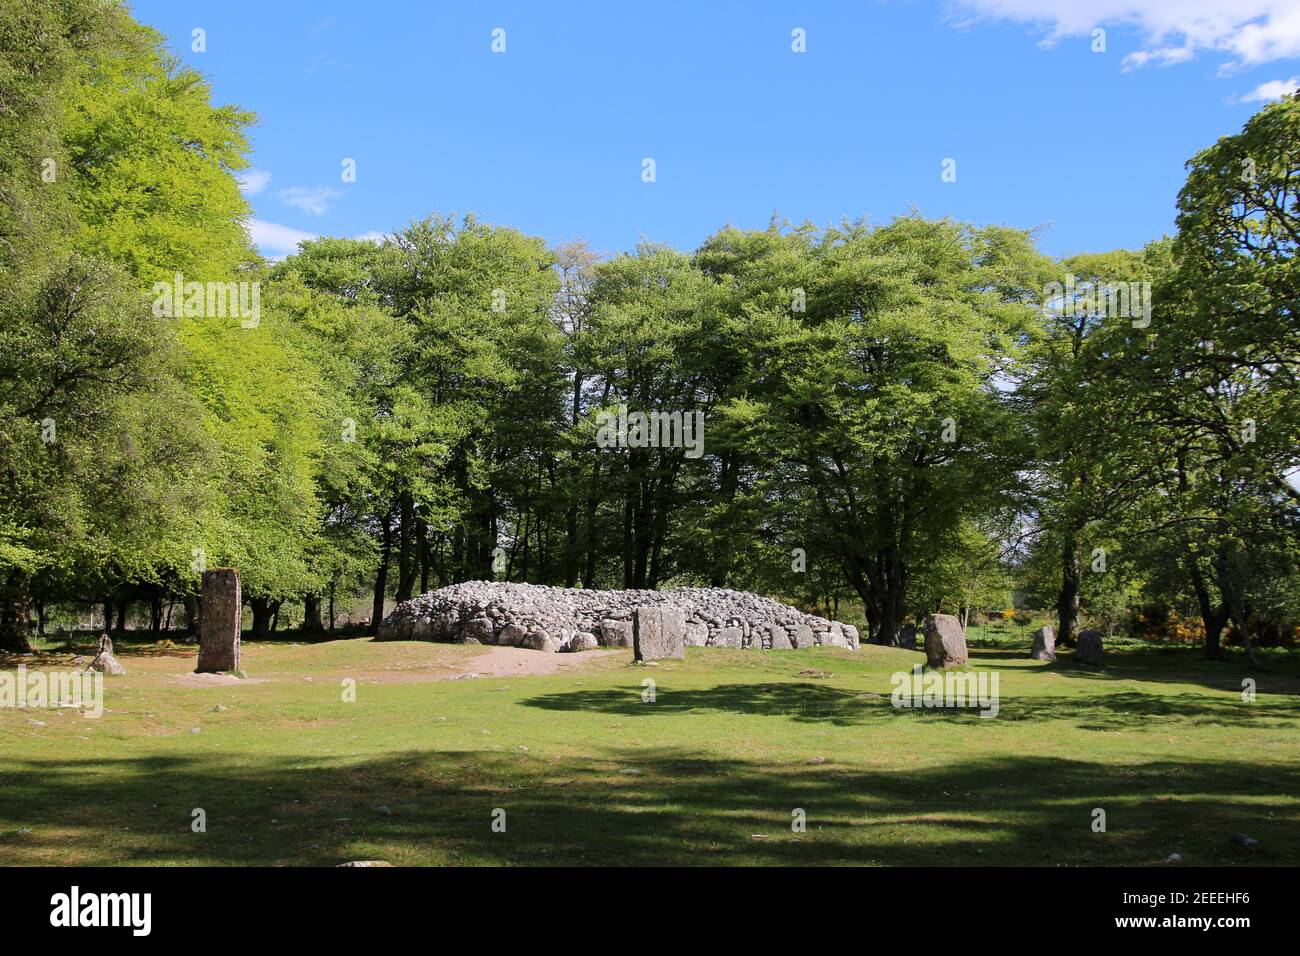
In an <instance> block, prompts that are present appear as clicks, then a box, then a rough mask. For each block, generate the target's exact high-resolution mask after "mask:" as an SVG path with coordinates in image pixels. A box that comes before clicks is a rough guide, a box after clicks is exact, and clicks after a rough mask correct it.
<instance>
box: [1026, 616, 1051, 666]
mask: <svg viewBox="0 0 1300 956" xmlns="http://www.w3.org/2000/svg"><path fill="white" fill-rule="evenodd" d="M1029 656H1030V657H1032V658H1033V659H1034V660H1036V661H1054V660H1056V633H1055V632H1054V631H1053V630H1052V625H1050V624H1048V625H1045V626H1044V627H1040V628H1039V629H1038V630H1036V631H1034V647H1033V649H1032V650H1031V651H1030V652H1029Z"/></svg>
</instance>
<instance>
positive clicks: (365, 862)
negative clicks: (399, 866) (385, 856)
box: [339, 860, 393, 867]
mask: <svg viewBox="0 0 1300 956" xmlns="http://www.w3.org/2000/svg"><path fill="white" fill-rule="evenodd" d="M392 865H393V864H391V863H389V862H388V861H387V860H350V861H348V862H347V863H340V864H339V866H340V867H343V866H392Z"/></svg>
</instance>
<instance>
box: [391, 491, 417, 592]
mask: <svg viewBox="0 0 1300 956" xmlns="http://www.w3.org/2000/svg"><path fill="white" fill-rule="evenodd" d="M398 511H399V514H400V517H401V525H400V527H399V528H398V545H397V594H396V595H394V597H395V598H396V600H397V603H398V604H401V603H402V602H403V601H409V600H410V599H411V592H412V591H413V590H414V589H415V502H414V500H413V499H412V498H411V494H410V492H406V491H404V492H402V493H401V494H400V495H398Z"/></svg>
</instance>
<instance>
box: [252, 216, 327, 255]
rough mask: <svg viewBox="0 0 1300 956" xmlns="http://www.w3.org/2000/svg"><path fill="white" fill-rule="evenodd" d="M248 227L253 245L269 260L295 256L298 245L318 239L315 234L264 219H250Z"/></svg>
mask: <svg viewBox="0 0 1300 956" xmlns="http://www.w3.org/2000/svg"><path fill="white" fill-rule="evenodd" d="M247 226H248V235H249V238H251V239H252V240H253V245H255V246H257V248H258V251H259V252H261V253H262V255H264V256H266V258H268V259H283V258H284V257H285V256H289V255H293V254H294V253H295V252H297V251H298V243H300V242H306V241H308V240H309V239H316V238H318V237H317V235H316V234H315V233H314V232H304V231H303V230H301V229H294V228H293V227H292V226H282V225H280V224H279V223H278V222H266V221H265V220H262V219H249V220H248V222H247Z"/></svg>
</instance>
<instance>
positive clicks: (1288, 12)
mask: <svg viewBox="0 0 1300 956" xmlns="http://www.w3.org/2000/svg"><path fill="white" fill-rule="evenodd" d="M953 9H954V10H955V11H956V12H957V14H958V15H967V14H973V15H975V16H977V17H982V18H985V19H990V20H1012V21H1015V22H1017V23H1031V24H1034V25H1036V26H1039V27H1040V28H1042V29H1045V30H1046V31H1047V36H1046V37H1045V39H1044V42H1045V43H1046V44H1049V45H1050V44H1052V43H1055V42H1057V41H1058V40H1061V39H1063V38H1065V37H1075V36H1088V35H1090V34H1091V33H1092V30H1093V29H1094V28H1095V27H1111V26H1125V27H1130V28H1132V29H1134V30H1136V31H1137V32H1138V33H1139V34H1140V36H1141V43H1142V48H1141V49H1139V50H1137V51H1136V52H1134V53H1131V54H1129V55H1128V56H1127V57H1125V58H1124V64H1125V66H1126V67H1140V66H1146V65H1147V64H1152V63H1154V64H1159V65H1162V66H1168V65H1170V64H1173V63H1182V62H1184V61H1186V60H1189V59H1191V58H1192V57H1193V56H1195V55H1196V54H1197V53H1199V52H1201V51H1216V52H1219V53H1221V54H1226V55H1227V57H1228V62H1227V63H1226V64H1225V68H1226V69H1231V68H1237V67H1249V66H1258V65H1259V64H1262V63H1270V62H1272V61H1274V60H1280V59H1284V58H1287V57H1294V56H1300V3H1297V2H1296V0H954V2H953Z"/></svg>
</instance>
